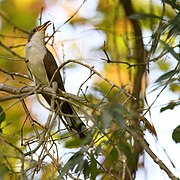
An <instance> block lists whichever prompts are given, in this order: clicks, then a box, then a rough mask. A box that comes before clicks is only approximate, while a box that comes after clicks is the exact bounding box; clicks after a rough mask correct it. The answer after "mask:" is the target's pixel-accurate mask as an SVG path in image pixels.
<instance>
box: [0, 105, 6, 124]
mask: <svg viewBox="0 0 180 180" xmlns="http://www.w3.org/2000/svg"><path fill="white" fill-rule="evenodd" d="M5 118H6V114H5V112H4V110H3V108H2V107H1V106H0V125H1V123H2V122H3V121H5Z"/></svg>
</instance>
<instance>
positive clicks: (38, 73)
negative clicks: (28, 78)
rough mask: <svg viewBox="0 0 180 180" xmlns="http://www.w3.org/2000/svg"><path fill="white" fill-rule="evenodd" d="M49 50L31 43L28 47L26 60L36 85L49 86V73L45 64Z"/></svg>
mask: <svg viewBox="0 0 180 180" xmlns="http://www.w3.org/2000/svg"><path fill="white" fill-rule="evenodd" d="M46 52H47V50H46V47H45V45H38V44H37V43H32V42H29V43H28V44H27V45H26V60H27V66H28V67H29V69H30V71H31V73H32V75H33V76H34V80H35V82H36V84H44V85H49V80H48V77H47V72H46V69H45V66H44V63H43V59H44V56H45V54H46Z"/></svg>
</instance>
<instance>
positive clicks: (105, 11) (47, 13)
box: [0, 0, 180, 180]
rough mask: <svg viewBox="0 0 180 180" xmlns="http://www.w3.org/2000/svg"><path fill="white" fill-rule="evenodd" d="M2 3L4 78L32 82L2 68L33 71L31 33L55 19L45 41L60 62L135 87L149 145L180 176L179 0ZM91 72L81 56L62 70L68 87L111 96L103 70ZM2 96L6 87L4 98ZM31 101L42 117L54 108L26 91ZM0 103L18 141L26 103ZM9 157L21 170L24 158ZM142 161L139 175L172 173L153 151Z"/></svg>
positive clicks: (151, 179)
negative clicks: (27, 51) (28, 59)
mask: <svg viewBox="0 0 180 180" xmlns="http://www.w3.org/2000/svg"><path fill="white" fill-rule="evenodd" d="M0 8H1V10H0V15H1V19H0V83H3V84H7V85H11V86H14V87H23V86H25V85H28V84H30V85H32V84H33V83H32V82H31V81H30V80H27V79H26V80H25V79H24V78H22V77H18V76H17V77H15V78H12V77H11V76H9V75H7V73H6V72H3V70H6V71H8V72H18V73H22V74H25V75H27V74H28V70H27V68H26V65H25V63H24V57H25V44H26V42H27V37H28V32H29V31H30V30H31V29H32V28H33V27H35V26H37V25H39V24H42V23H44V22H46V21H49V20H50V21H51V22H52V25H51V26H49V27H48V29H47V31H46V33H47V34H46V35H47V36H51V35H52V34H53V33H54V32H55V33H54V34H53V35H54V36H53V37H52V38H51V39H50V40H48V43H47V47H48V49H49V50H50V51H51V52H52V53H53V55H54V57H55V58H56V61H57V63H58V65H60V64H61V63H63V62H66V61H68V60H76V61H79V62H82V63H85V64H88V65H89V66H90V67H94V69H96V70H97V71H98V72H99V73H100V74H101V75H102V76H103V77H106V78H107V79H108V80H110V81H111V82H113V83H114V84H116V85H117V86H119V87H122V88H123V89H124V90H125V91H126V92H127V93H129V94H132V95H133V96H134V97H135V98H136V100H137V101H136V102H131V103H130V105H129V106H128V107H129V108H130V109H133V111H136V112H139V113H140V114H141V115H143V116H145V117H146V118H147V120H148V121H149V122H150V124H151V125H147V124H146V123H145V125H144V137H145V139H146V140H147V142H148V144H149V147H150V148H151V149H152V150H153V152H154V153H155V154H156V155H157V156H158V157H159V158H160V159H161V160H162V161H163V162H164V163H165V164H166V165H167V167H168V168H169V169H170V170H171V171H172V172H173V173H174V175H176V176H177V177H180V163H179V162H180V156H179V152H180V145H179V144H178V143H179V141H180V138H179V134H178V137H177V136H174V137H173V136H172V134H173V132H174V129H175V128H176V127H178V126H179V124H180V120H179V118H178V117H179V106H178V105H179V91H180V86H179V62H180V59H179V30H180V27H179V19H180V18H179V15H178V12H179V1H178V0H177V1H169V0H163V2H162V1H159V0H143V1H142V0H136V1H132V0H122V1H121V0H85V1H82V0H24V1H21V0H1V1H0ZM68 19H69V21H67V20H68ZM47 39H48V38H47ZM90 73H91V72H90V70H89V69H88V68H85V67H84V66H80V65H79V64H76V63H74V64H73V63H71V64H68V65H66V66H64V67H63V69H62V70H61V74H62V76H63V79H64V82H65V88H66V91H67V92H69V93H72V94H76V95H79V96H87V97H88V99H90V100H93V101H95V100H97V99H101V98H103V97H105V94H106V93H107V92H108V90H109V89H110V88H111V87H110V85H109V84H107V83H106V82H105V81H103V80H102V79H101V78H99V77H97V76H92V77H91V78H89V77H90ZM88 78H89V79H88ZM87 79H88V80H87ZM120 94H121V93H120ZM120 94H118V93H117V92H116V91H113V92H111V93H110V94H109V95H108V96H107V97H106V101H108V102H112V101H115V99H116V101H117V99H118V102H119V103H125V101H126V99H125V98H124V95H122V96H120ZM4 95H5V93H4V92H0V98H1V97H3V96H4ZM117 96H118V97H117ZM42 101H43V100H42ZM44 103H45V102H44ZM26 104H27V106H28V108H29V110H30V112H31V113H32V115H33V117H34V118H35V119H38V121H39V122H41V123H43V120H44V119H45V118H47V117H48V110H46V109H45V108H44V107H43V106H41V105H40V104H39V103H38V101H37V99H36V97H35V95H33V96H30V97H28V98H26ZM0 107H1V108H2V109H3V110H4V111H5V114H6V119H5V121H3V122H2V123H1V129H2V131H3V133H4V134H6V135H7V136H9V137H8V138H9V140H10V141H12V143H15V144H17V145H18V144H19V142H20V141H19V139H18V136H20V134H19V132H20V131H21V128H22V126H23V124H24V122H25V114H24V109H23V107H22V106H21V105H20V104H19V102H18V101H16V100H15V101H14V100H13V101H5V102H0ZM152 127H154V128H155V131H154V130H152ZM24 131H25V133H26V134H28V133H31V131H32V126H31V124H30V123H26V127H25V128H24ZM177 132H178V131H177ZM13 134H15V137H16V136H17V137H16V138H15V139H11V138H12V137H11V136H12V135H13ZM156 134H157V136H156ZM175 141H176V142H177V143H176V142H175ZM20 149H21V148H20ZM62 149H65V148H62ZM10 152H11V151H10ZM10 152H9V153H10ZM67 152H69V150H64V152H61V156H62V157H61V158H62V161H64V163H65V162H67V159H68V158H69V157H70V156H66V155H65V154H67ZM142 152H143V150H142ZM3 153H4V154H5V152H4V151H3ZM11 153H13V154H14V152H13V151H12V152H11ZM139 155H140V154H138V156H139ZM0 156H3V154H1V155H0ZM6 162H7V161H6ZM8 162H9V164H11V166H14V165H15V167H16V168H12V169H14V171H16V170H18V169H19V168H18V167H19V163H20V162H18V161H16V160H12V159H10V160H9V161H8ZM47 162H48V160H47ZM4 164H6V163H5V162H4V161H3V163H2V164H0V177H6V178H8V177H9V170H7V169H8V168H7V166H5V167H6V168H4ZM47 167H48V166H47ZM106 167H108V166H106ZM137 168H138V170H137V174H136V179H137V180H141V179H147V180H159V179H169V178H168V176H167V175H166V173H164V172H163V171H162V170H161V169H160V168H159V166H158V165H157V164H156V163H154V162H153V160H152V158H151V157H150V156H149V155H148V154H147V153H143V154H142V155H141V156H140V159H139V161H138V165H137ZM10 169H11V168H10ZM44 174H45V173H44ZM37 177H38V178H39V179H40V176H37ZM42 177H44V176H42ZM42 177H41V178H42ZM68 178H69V179H71V178H70V177H68ZM101 178H102V176H97V178H94V179H101ZM42 179H43V178H42ZM44 179H45V178H44ZM72 179H73V178H72ZM80 179H83V177H82V178H80ZM102 179H103V178H102ZM104 179H108V177H105V178H104ZM109 179H110V178H109ZM117 179H118V178H117Z"/></svg>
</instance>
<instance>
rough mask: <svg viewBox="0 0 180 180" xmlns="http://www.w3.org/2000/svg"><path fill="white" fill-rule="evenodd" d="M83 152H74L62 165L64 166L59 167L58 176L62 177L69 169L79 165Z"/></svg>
mask: <svg viewBox="0 0 180 180" xmlns="http://www.w3.org/2000/svg"><path fill="white" fill-rule="evenodd" d="M83 162H84V160H83V154H82V152H81V151H78V152H76V153H75V154H74V155H73V156H72V157H71V158H70V159H69V161H68V162H67V163H66V164H65V165H64V167H63V168H62V169H61V173H60V175H59V177H58V178H60V179H62V177H63V176H64V175H65V174H66V173H68V172H69V171H70V170H71V171H73V169H74V168H75V166H76V165H79V164H81V163H83Z"/></svg>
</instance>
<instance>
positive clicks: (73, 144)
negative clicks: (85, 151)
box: [65, 139, 84, 148]
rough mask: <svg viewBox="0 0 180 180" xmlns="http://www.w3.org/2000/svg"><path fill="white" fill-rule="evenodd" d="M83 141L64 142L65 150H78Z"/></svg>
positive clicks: (71, 140)
mask: <svg viewBox="0 0 180 180" xmlns="http://www.w3.org/2000/svg"><path fill="white" fill-rule="evenodd" d="M83 141H84V140H83V139H70V140H69V141H67V142H66V144H65V148H79V147H81V145H82V143H83Z"/></svg>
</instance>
